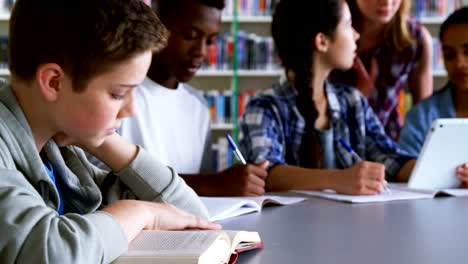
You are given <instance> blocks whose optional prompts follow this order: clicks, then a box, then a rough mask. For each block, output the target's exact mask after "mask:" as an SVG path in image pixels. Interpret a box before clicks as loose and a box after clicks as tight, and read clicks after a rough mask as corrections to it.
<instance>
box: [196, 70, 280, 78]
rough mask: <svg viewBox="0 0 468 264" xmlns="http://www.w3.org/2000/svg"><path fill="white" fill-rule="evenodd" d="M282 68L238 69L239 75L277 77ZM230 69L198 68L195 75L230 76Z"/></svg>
mask: <svg viewBox="0 0 468 264" xmlns="http://www.w3.org/2000/svg"><path fill="white" fill-rule="evenodd" d="M282 73H283V70H281V69H280V70H239V71H238V75H239V77H279V76H280V75H281V74H282ZM232 75H233V71H232V70H200V71H199V72H198V73H197V75H196V76H197V77H232Z"/></svg>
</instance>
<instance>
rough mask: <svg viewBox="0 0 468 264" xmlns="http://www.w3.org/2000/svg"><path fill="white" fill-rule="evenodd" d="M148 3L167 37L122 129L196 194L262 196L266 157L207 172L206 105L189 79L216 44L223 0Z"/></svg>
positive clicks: (209, 167)
mask: <svg viewBox="0 0 468 264" xmlns="http://www.w3.org/2000/svg"><path fill="white" fill-rule="evenodd" d="M148 2H149V1H148ZM151 5H152V7H153V10H154V11H155V12H156V13H157V14H158V16H159V17H160V18H161V20H162V22H163V24H164V25H165V26H166V27H167V28H168V29H169V31H170V38H169V41H168V45H167V47H166V48H165V49H163V50H162V51H161V52H160V53H158V54H155V55H154V56H153V59H152V63H151V66H150V69H149V71H148V74H147V78H146V79H145V81H144V82H143V83H142V85H141V87H140V88H141V89H139V92H137V93H135V104H136V105H135V107H136V109H137V113H138V114H137V116H136V118H134V119H129V120H125V122H123V124H122V127H121V129H120V133H121V134H122V135H123V136H124V137H125V138H127V139H129V140H130V141H132V142H133V143H135V144H139V145H141V146H143V147H144V148H145V149H146V150H148V151H149V152H150V153H152V154H153V155H155V156H156V157H157V158H158V159H159V160H160V161H162V162H165V163H166V164H168V165H169V166H171V167H173V168H175V169H176V171H177V172H178V173H179V174H180V176H181V177H182V178H184V180H185V181H186V182H187V184H188V185H189V186H191V187H192V188H193V189H194V190H195V192H196V193H197V194H199V195H203V196H258V195H262V194H263V193H264V192H265V179H266V176H267V171H266V168H267V166H268V162H263V163H260V164H245V165H244V164H236V165H234V166H232V167H230V168H228V169H226V170H224V171H221V172H218V173H212V172H210V170H211V166H210V164H209V163H210V161H211V157H210V152H211V148H210V144H211V139H210V120H209V113H208V108H207V106H206V102H205V100H204V99H203V97H202V96H200V94H199V93H198V92H196V91H195V90H194V89H193V88H192V87H190V86H189V85H188V84H187V82H188V81H190V80H191V79H192V78H193V77H194V75H195V74H196V72H197V70H198V69H199V68H200V67H201V66H202V63H203V61H204V59H205V58H206V55H207V52H208V49H209V47H210V46H211V45H213V44H215V43H216V38H217V36H218V34H219V27H220V20H221V13H222V9H223V8H224V0H153V1H152V2H151Z"/></svg>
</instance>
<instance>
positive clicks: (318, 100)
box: [240, 0, 412, 194]
mask: <svg viewBox="0 0 468 264" xmlns="http://www.w3.org/2000/svg"><path fill="white" fill-rule="evenodd" d="M305 26H306V27H307V30H304V27H305ZM272 34H273V39H274V41H275V44H276V47H277V50H278V54H279V57H280V59H281V62H282V64H283V66H284V68H285V70H286V75H287V79H286V80H284V81H282V82H280V83H278V84H276V85H274V86H273V89H271V90H268V91H266V92H263V93H261V94H260V95H259V96H256V97H255V98H253V99H252V100H251V101H250V103H249V104H248V106H247V108H246V111H245V113H244V116H243V118H242V120H241V124H240V129H241V135H240V138H241V140H240V145H241V146H240V147H241V150H243V152H244V153H245V154H246V156H247V159H248V160H249V161H251V162H259V161H262V160H268V161H269V162H270V166H269V175H268V181H267V186H266V188H267V189H269V190H289V189H309V190H314V189H319V190H320V189H334V190H336V191H337V192H339V193H345V194H377V193H380V192H382V191H383V189H384V185H385V184H386V179H387V180H390V181H394V180H397V179H398V178H399V177H402V178H405V177H404V175H407V174H409V172H410V170H411V165H412V162H408V161H410V160H411V157H410V156H408V155H405V153H404V152H403V151H401V150H400V148H399V147H398V145H397V144H396V143H394V142H393V141H392V140H391V139H390V137H388V136H387V135H386V134H385V131H384V130H383V127H382V125H381V124H380V122H379V119H378V118H377V116H376V115H375V114H374V112H373V111H372V109H371V107H370V106H369V104H368V102H367V100H366V98H365V97H364V96H362V94H361V93H360V92H359V91H358V90H357V89H354V88H352V87H350V86H346V85H337V84H334V83H331V82H329V81H327V78H328V75H329V73H330V72H331V71H332V70H333V69H348V68H350V67H351V66H352V65H353V60H354V57H355V55H356V43H355V41H356V40H357V39H358V36H359V35H358V34H357V32H356V31H355V30H354V29H353V27H352V25H351V14H350V11H349V8H348V5H347V3H346V2H345V1H344V0H320V1H304V0H282V1H280V2H279V4H278V5H277V7H276V9H275V12H274V15H273V23H272ZM340 139H341V140H342V141H344V142H345V143H347V144H349V145H350V146H351V147H352V148H353V149H354V151H355V152H356V153H357V154H358V155H359V156H360V158H362V159H363V160H364V161H361V160H359V159H357V158H355V155H352V154H351V153H350V152H348V151H347V150H346V149H345V148H344V147H343V146H342V145H341V144H340V143H339V140H340ZM367 160H369V161H367ZM397 176H398V177H397ZM406 177H407V176H406Z"/></svg>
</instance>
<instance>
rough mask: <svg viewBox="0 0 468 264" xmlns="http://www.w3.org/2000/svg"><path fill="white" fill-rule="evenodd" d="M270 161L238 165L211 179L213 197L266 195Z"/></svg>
mask: <svg viewBox="0 0 468 264" xmlns="http://www.w3.org/2000/svg"><path fill="white" fill-rule="evenodd" d="M268 163H269V162H268V161H264V162H262V163H260V164H247V165H243V164H236V165H234V166H232V167H230V168H228V169H226V170H224V171H222V172H220V173H217V174H214V175H213V178H211V179H209V181H210V182H212V183H213V184H212V186H210V189H212V192H213V195H217V196H259V195H262V194H264V193H265V179H266V177H267V175H268V173H267V171H266V168H267V167H268Z"/></svg>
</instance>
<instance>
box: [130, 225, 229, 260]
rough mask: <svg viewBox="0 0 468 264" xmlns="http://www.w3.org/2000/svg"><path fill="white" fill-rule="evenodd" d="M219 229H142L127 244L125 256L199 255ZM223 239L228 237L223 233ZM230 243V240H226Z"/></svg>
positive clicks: (214, 239)
mask: <svg viewBox="0 0 468 264" xmlns="http://www.w3.org/2000/svg"><path fill="white" fill-rule="evenodd" d="M223 233H224V232H220V231H210V230H206V231H151V230H143V231H142V232H141V233H140V234H139V235H138V236H137V237H136V238H135V239H134V240H133V241H132V242H131V243H130V245H129V248H128V251H127V253H126V254H125V256H145V255H151V256H156V255H180V254H183V255H197V256H199V255H201V254H202V253H203V252H204V251H206V250H207V249H208V248H209V247H210V246H211V245H212V244H213V242H214V241H216V239H218V238H219V237H222V234H223ZM224 239H225V240H229V238H228V237H227V236H226V235H225V233H224ZM227 244H229V245H230V241H228V242H227Z"/></svg>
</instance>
